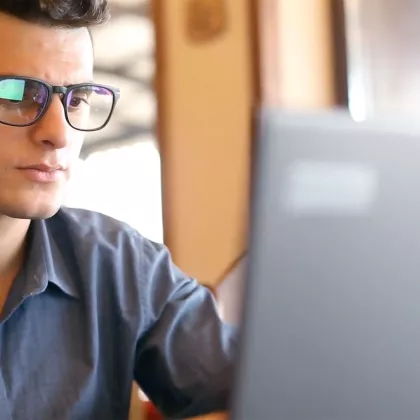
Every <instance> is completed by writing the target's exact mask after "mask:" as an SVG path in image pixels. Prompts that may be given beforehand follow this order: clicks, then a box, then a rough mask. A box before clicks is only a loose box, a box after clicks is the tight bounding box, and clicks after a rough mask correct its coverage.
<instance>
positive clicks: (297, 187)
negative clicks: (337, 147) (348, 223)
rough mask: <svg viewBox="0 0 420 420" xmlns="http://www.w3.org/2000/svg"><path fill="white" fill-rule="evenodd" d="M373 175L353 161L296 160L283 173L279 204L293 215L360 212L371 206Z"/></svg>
mask: <svg viewBox="0 0 420 420" xmlns="http://www.w3.org/2000/svg"><path fill="white" fill-rule="evenodd" d="M377 178H378V177H377V173H376V172H375V171H374V169H373V168H372V167H370V166H368V165H364V164H361V163H357V162H356V163H351V162H320V161H311V160H306V161H297V162H295V163H294V164H293V165H291V166H290V168H289V171H288V172H287V173H286V179H285V181H286V183H285V185H283V186H284V189H283V191H282V198H283V203H282V204H283V205H284V206H285V207H286V210H287V211H289V212H292V213H294V214H296V215H346V214H347V215H357V214H359V215H361V214H363V213H366V212H367V211H369V210H370V208H371V207H372V205H373V202H374V199H375V196H376V194H377V189H378V179H377Z"/></svg>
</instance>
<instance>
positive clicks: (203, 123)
mask: <svg viewBox="0 0 420 420" xmlns="http://www.w3.org/2000/svg"><path fill="white" fill-rule="evenodd" d="M188 3H189V1H188V0H177V1H168V0H156V1H155V3H154V17H155V24H156V33H157V88H158V95H159V96H158V98H159V141H160V149H161V157H162V181H163V206H164V211H163V213H164V236H165V242H166V244H167V245H168V246H169V248H170V250H171V252H172V255H173V258H174V260H175V262H176V263H177V264H178V265H179V266H180V267H181V268H182V269H183V270H185V271H187V272H188V273H189V274H191V275H193V276H196V277H198V278H199V279H200V280H201V281H203V282H205V283H207V284H210V285H214V284H215V283H217V282H218V280H219V279H220V278H221V276H222V275H223V273H224V271H225V270H226V269H227V268H228V267H229V266H230V265H231V264H232V262H233V261H234V260H235V259H236V258H237V257H238V256H239V255H240V254H242V253H243V250H244V249H245V247H246V234H247V229H246V228H247V217H248V189H249V160H250V136H251V132H250V121H251V105H252V101H253V95H254V76H253V69H252V67H253V66H252V46H253V44H252V39H251V38H252V36H251V35H252V31H251V25H250V21H251V17H250V10H251V9H250V5H249V2H248V1H224V2H223V3H224V4H225V5H226V7H227V8H228V9H227V16H228V22H227V30H226V31H225V32H224V33H223V34H221V35H220V36H219V37H217V38H215V39H213V40H211V41H209V42H204V43H200V44H194V43H192V42H190V41H189V40H188V37H187V36H186V30H185V25H186V6H187V4H188Z"/></svg>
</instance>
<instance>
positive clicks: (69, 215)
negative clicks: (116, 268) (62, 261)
mask: <svg viewBox="0 0 420 420" xmlns="http://www.w3.org/2000/svg"><path fill="white" fill-rule="evenodd" d="M55 217H56V218H57V219H58V220H56V223H57V224H59V225H60V226H61V227H62V229H65V230H66V231H67V232H68V234H69V235H70V236H71V239H72V242H73V244H74V246H81V247H90V248H92V249H99V250H100V251H102V252H105V253H107V252H108V253H109V252H111V253H112V252H117V251H119V252H118V253H120V251H124V252H128V251H130V250H135V251H136V252H139V251H144V252H145V253H147V254H153V253H154V252H159V251H161V250H163V249H165V247H164V245H162V244H158V243H155V242H153V241H151V240H149V239H147V238H145V237H144V236H142V235H141V234H140V233H139V232H138V231H137V230H136V229H134V228H133V227H131V226H130V225H129V224H127V223H125V222H122V221H120V220H117V219H115V218H113V217H111V216H107V215H105V214H102V213H99V212H96V211H91V210H85V209H76V208H67V207H63V208H61V209H60V211H59V212H58V213H57V215H56V216H55Z"/></svg>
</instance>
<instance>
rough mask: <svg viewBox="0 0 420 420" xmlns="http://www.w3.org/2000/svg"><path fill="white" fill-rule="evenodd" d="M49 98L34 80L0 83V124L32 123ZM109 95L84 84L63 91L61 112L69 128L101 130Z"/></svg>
mask: <svg viewBox="0 0 420 420" xmlns="http://www.w3.org/2000/svg"><path fill="white" fill-rule="evenodd" d="M48 97H49V91H48V88H47V86H46V85H44V84H43V83H41V82H38V81H34V80H25V79H13V78H11V79H1V80H0V122H3V123H5V124H11V125H16V126H25V125H29V124H31V123H33V122H34V121H35V120H36V119H37V118H38V117H39V115H40V114H41V113H42V112H43V110H44V108H45V106H46V104H47V101H48ZM113 104H114V95H113V92H112V91H111V90H110V89H108V88H105V87H101V86H97V85H92V84H87V85H81V86H77V87H73V88H71V89H70V90H69V91H67V96H66V101H65V110H66V114H67V120H68V122H69V124H70V125H71V126H72V127H73V128H75V129H78V130H96V129H99V128H102V127H103V126H104V125H105V124H106V122H107V120H108V118H109V116H110V113H111V112H112V107H113Z"/></svg>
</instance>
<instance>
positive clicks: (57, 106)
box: [30, 95, 73, 149]
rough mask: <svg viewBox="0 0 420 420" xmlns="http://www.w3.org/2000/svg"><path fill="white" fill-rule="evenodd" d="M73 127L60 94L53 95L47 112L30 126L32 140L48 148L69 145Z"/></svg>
mask: <svg viewBox="0 0 420 420" xmlns="http://www.w3.org/2000/svg"><path fill="white" fill-rule="evenodd" d="M72 130H73V129H72V128H71V127H70V126H69V124H68V123H67V121H66V117H65V113H64V108H63V103H62V101H61V98H60V96H59V95H53V97H52V99H51V103H50V104H49V106H48V109H47V110H46V112H45V114H44V115H43V116H42V117H41V118H40V119H39V120H38V121H37V122H36V123H35V124H34V125H33V126H31V127H30V131H31V133H30V136H31V140H32V141H33V142H35V143H37V144H38V145H41V146H42V147H44V148H47V149H62V148H64V147H66V146H67V145H68V142H69V138H70V135H71V131H72Z"/></svg>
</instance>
